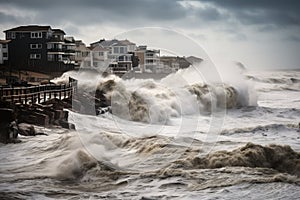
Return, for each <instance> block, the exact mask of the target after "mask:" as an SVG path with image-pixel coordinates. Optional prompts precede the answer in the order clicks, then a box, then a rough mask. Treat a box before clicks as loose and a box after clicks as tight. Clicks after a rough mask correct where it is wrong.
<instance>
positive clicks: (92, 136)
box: [0, 71, 300, 199]
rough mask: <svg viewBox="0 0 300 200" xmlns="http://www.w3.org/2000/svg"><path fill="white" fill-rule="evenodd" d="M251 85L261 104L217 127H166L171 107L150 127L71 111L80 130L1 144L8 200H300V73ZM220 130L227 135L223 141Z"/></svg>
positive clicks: (188, 117) (265, 75) (268, 76)
mask: <svg viewBox="0 0 300 200" xmlns="http://www.w3.org/2000/svg"><path fill="white" fill-rule="evenodd" d="M247 77H248V78H251V79H253V87H254V90H255V95H256V96H257V105H248V106H247V105H243V106H241V107H240V106H239V107H238V108H230V109H228V110H227V111H226V115H225V117H222V120H221V121H217V122H215V123H211V122H212V119H211V115H209V114H204V115H198V114H195V113H192V112H189V113H181V114H180V115H177V113H175V114H174V110H171V111H170V113H171V114H170V115H167V116H168V119H167V121H163V122H164V123H158V122H160V121H159V120H158V121H157V120H156V121H154V122H155V123H154V122H153V121H151V120H154V119H163V120H165V119H166V118H165V115H163V117H156V116H157V115H154V114H155V113H158V112H159V111H160V110H161V107H162V106H165V107H166V108H168V105H169V104H170V105H172V106H173V107H174V102H169V101H168V102H167V101H161V102H160V104H159V105H157V104H156V102H155V104H153V105H152V107H151V105H150V106H149V108H151V110H156V112H155V113H152V114H149V116H150V118H151V120H150V121H151V122H153V123H150V124H149V123H145V122H139V121H137V120H136V121H130V120H128V119H127V118H126V116H125V115H118V116H117V115H112V114H110V113H106V114H104V115H100V116H88V115H83V114H78V113H74V112H70V121H72V122H73V123H75V125H76V128H77V130H76V131H68V130H63V129H59V128H51V129H47V128H43V127H36V128H37V129H39V131H41V132H45V133H47V134H48V136H46V135H40V136H35V137H22V136H21V137H20V139H21V140H22V143H20V144H7V145H4V144H0V159H1V163H0V198H1V199H241V198H244V199H299V198H300V178H299V177H300V155H299V153H297V152H300V131H299V127H298V123H299V122H300V120H299V116H300V95H299V94H300V85H299V84H300V79H299V77H300V72H299V71H285V72H283V71H272V72H271V71H268V72H249V73H247ZM125 84H126V83H125ZM135 84H139V85H140V84H141V82H140V81H136V82H128V87H131V86H132V85H135ZM147 84H148V83H147ZM151 84H152V83H151ZM147 87H148V86H147ZM151 87H152V86H151ZM148 88H149V87H148ZM156 88H157V91H159V90H163V89H161V88H160V87H156ZM157 91H156V90H153V89H151V92H149V91H147V90H144V89H143V88H142V89H141V92H140V94H141V93H143V94H144V96H145V95H147V94H150V93H153V94H157ZM164 94H169V93H168V92H167V93H164ZM184 94H185V93H184ZM151 95H152V94H151ZM179 96H180V95H179ZM183 96H184V95H183ZM171 97H172V94H170V98H169V97H168V99H171ZM178 98H181V97H178ZM186 98H187V99H188V97H187V96H186ZM148 99H150V97H149V98H148ZM195 99H197V96H195ZM171 100H172V99H171ZM139 102H140V101H139ZM192 102H193V100H190V101H189V103H188V104H187V105H186V106H188V105H191V104H192ZM149 103H151V101H150V100H149V101H148V102H147V104H148V105H149ZM152 103H154V101H153V102H152ZM157 106H159V107H157ZM175 107H176V106H175ZM183 109H185V108H183ZM164 110H166V112H169V110H168V109H164ZM175 110H176V109H175ZM191 110H193V109H191ZM185 111H186V112H187V111H189V110H188V109H186V110H185ZM124 116H125V118H124ZM150 118H149V119H150ZM195 121H196V122H197V123H195ZM148 122H149V121H148ZM165 122H166V123H165ZM219 122H220V123H222V124H218V123H219ZM211 126H220V127H221V128H220V130H219V132H218V133H211V134H215V135H213V137H212V136H211V135H208V132H209V131H208V130H209V129H210V127H211ZM270 144H275V145H273V146H269V145H270ZM220 151H221V152H220Z"/></svg>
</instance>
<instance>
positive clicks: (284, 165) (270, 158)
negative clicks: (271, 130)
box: [177, 143, 300, 177]
mask: <svg viewBox="0 0 300 200" xmlns="http://www.w3.org/2000/svg"><path fill="white" fill-rule="evenodd" d="M178 163H181V164H182V165H183V166H184V167H188V168H200V169H212V168H222V167H250V168H271V169H275V170H277V171H279V172H285V173H289V174H292V175H296V176H298V177H300V153H298V152H295V151H294V150H293V149H292V148H291V147H290V146H288V145H285V146H281V145H275V144H272V145H269V146H261V145H257V144H253V143H248V144H246V145H245V146H243V147H241V148H238V149H235V150H233V151H231V152H230V151H217V152H214V153H211V154H208V155H207V156H205V157H198V156H197V157H191V158H188V159H187V160H179V161H177V164H178Z"/></svg>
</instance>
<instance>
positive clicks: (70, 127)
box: [59, 120, 75, 130]
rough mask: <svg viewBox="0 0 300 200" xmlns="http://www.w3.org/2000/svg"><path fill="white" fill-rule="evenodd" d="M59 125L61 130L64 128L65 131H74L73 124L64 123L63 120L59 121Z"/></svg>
mask: <svg viewBox="0 0 300 200" xmlns="http://www.w3.org/2000/svg"><path fill="white" fill-rule="evenodd" d="M59 125H60V126H61V127H62V128H66V129H70V130H75V125H74V124H72V123H69V122H67V121H64V120H61V121H59Z"/></svg>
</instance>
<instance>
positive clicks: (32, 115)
mask: <svg viewBox="0 0 300 200" xmlns="http://www.w3.org/2000/svg"><path fill="white" fill-rule="evenodd" d="M71 108H72V99H63V100H59V99H51V100H49V101H46V102H44V103H42V104H33V105H25V104H12V103H10V102H5V101H0V142H1V143H17V142H20V140H19V139H18V134H20V135H24V136H35V135H41V134H44V133H39V132H37V131H36V130H35V128H34V126H33V125H36V126H43V127H55V126H59V127H62V128H66V129H75V126H74V124H71V123H69V122H68V111H66V110H64V109H71Z"/></svg>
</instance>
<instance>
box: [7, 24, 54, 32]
mask: <svg viewBox="0 0 300 200" xmlns="http://www.w3.org/2000/svg"><path fill="white" fill-rule="evenodd" d="M49 29H51V26H38V25H29V26H19V27H16V28H12V29H8V30H5V31H4V32H8V31H16V32H27V31H28V32H29V31H48V30H49Z"/></svg>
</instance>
